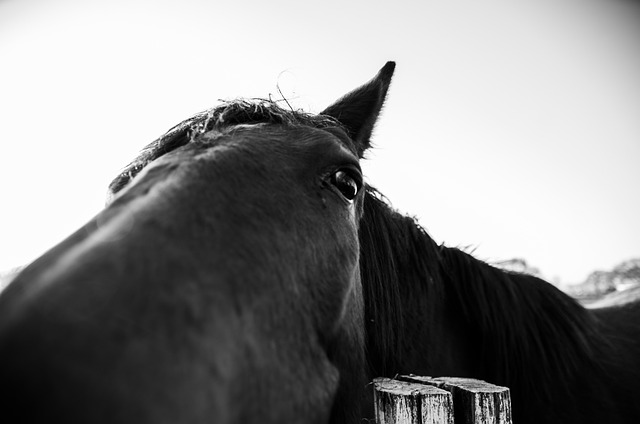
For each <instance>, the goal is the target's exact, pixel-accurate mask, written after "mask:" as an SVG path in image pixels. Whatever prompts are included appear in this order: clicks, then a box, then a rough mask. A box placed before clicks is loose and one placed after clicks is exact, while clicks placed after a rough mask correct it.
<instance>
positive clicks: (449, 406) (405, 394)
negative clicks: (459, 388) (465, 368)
mask: <svg viewBox="0 0 640 424" xmlns="http://www.w3.org/2000/svg"><path fill="white" fill-rule="evenodd" d="M373 393H374V402H375V414H376V423H377V424H453V403H452V397H451V393H449V392H447V391H445V390H442V389H438V388H437V387H435V386H434V385H425V384H423V383H411V382H406V381H398V380H392V379H389V378H376V379H375V380H373Z"/></svg>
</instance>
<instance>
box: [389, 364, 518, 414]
mask: <svg viewBox="0 0 640 424" xmlns="http://www.w3.org/2000/svg"><path fill="white" fill-rule="evenodd" d="M398 379H399V380H402V381H406V382H410V383H422V384H428V385H432V386H435V387H438V388H441V389H444V390H447V391H449V392H451V394H452V395H453V408H454V415H455V422H456V424H511V423H512V421H511V393H510V392H509V389H508V388H507V387H502V386H496V385H493V384H490V383H486V382H484V381H481V380H475V379H471V378H458V377H440V378H431V377H420V376H415V375H408V376H407V375H403V376H400V377H398Z"/></svg>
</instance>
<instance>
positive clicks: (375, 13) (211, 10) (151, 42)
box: [0, 0, 640, 283]
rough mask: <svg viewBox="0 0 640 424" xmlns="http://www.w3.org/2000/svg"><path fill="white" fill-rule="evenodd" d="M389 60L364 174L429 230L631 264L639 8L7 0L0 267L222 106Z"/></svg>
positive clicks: (0, 12)
mask: <svg viewBox="0 0 640 424" xmlns="http://www.w3.org/2000/svg"><path fill="white" fill-rule="evenodd" d="M387 60H395V61H397V65H398V66H397V70H396V74H395V77H394V82H393V85H392V87H391V91H390V95H389V99H388V103H387V106H386V108H385V111H384V114H383V116H382V119H381V121H380V123H379V125H378V127H377V131H376V136H375V143H376V145H377V149H376V150H375V152H373V153H371V154H370V155H369V157H370V160H369V161H368V162H367V163H366V164H365V172H366V174H367V176H368V181H369V182H370V183H372V184H373V185H375V186H377V187H378V188H379V189H380V190H381V191H382V192H383V193H385V194H386V195H387V197H388V198H389V199H390V200H391V201H392V203H393V205H394V206H395V207H396V208H398V209H399V210H401V211H403V212H407V213H410V214H411V215H414V216H416V217H417V218H418V219H419V221H420V222H421V223H422V225H423V226H424V227H425V228H426V229H427V230H428V231H429V232H430V234H431V235H432V236H433V237H434V238H435V239H436V240H437V241H439V242H445V243H446V244H448V245H450V246H465V247H469V248H470V249H475V255H476V256H477V257H479V258H481V259H485V260H488V261H499V260H503V259H509V258H513V257H522V258H525V259H526V260H527V261H528V262H529V263H530V264H531V265H533V266H535V267H538V268H539V269H540V270H541V271H542V273H543V274H544V275H545V276H546V277H547V278H549V279H551V280H552V281H555V282H557V283H558V282H560V283H572V282H580V281H582V280H584V278H585V277H586V276H587V275H588V274H589V273H590V272H591V271H593V270H594V269H599V268H602V269H608V268H611V267H612V266H614V265H615V264H617V263H618V262H620V261H622V260H625V259H629V258H631V257H637V256H640V219H639V217H640V196H639V193H640V191H639V189H638V183H640V166H639V164H640V8H639V7H638V4H637V3H632V2H629V1H627V2H625V1H622V0H619V1H616V0H485V1H477V0H461V1H455V0H447V1H426V0H425V1H415V0H394V1H393V2H392V1H386V2H381V1H346V0H338V1H335V0H330V1H326V0H325V1H322V2H307V1H301V0H297V1H285V0H275V1H273V0H270V1H255V2H251V1H236V2H234V1H224V2H222V1H197V0H178V1H168V0H166V1H158V0H155V1H150V0H149V1H134V0H126V1H123V0H111V1H93V0H49V1H36V0H0V143H2V148H1V150H0V202H1V206H0V214H1V215H0V270H3V269H7V268H11V267H13V266H17V265H21V264H23V263H25V262H28V261H30V260H32V259H33V258H35V257H36V256H37V255H39V254H40V253H42V252H43V251H44V250H46V249H47V248H48V247H50V246H52V245H53V244H54V243H56V242H58V241H60V240H61V239H63V238H64V237H65V236H66V235H68V234H69V233H71V232H72V231H73V230H75V229H76V228H77V227H79V226H80V225H82V224H83V223H84V222H85V221H86V220H88V219H89V218H90V217H91V216H92V215H93V214H95V213H96V212H98V211H99V210H100V209H101V207H102V205H103V202H104V194H105V192H106V186H107V184H108V183H109V181H110V179H111V178H112V177H113V176H115V174H116V173H117V172H118V170H119V169H120V168H121V167H122V166H124V165H125V164H126V163H127V162H128V161H129V160H130V159H132V158H133V157H134V155H135V154H136V153H137V151H138V150H139V148H141V147H142V146H143V145H144V144H146V143H148V142H150V141H152V140H153V139H155V138H156V137H157V136H159V135H161V134H162V133H163V132H164V131H165V130H167V129H168V128H170V127H171V126H173V125H174V124H176V123H178V122H179V121H181V120H182V119H185V118H187V117H189V116H190V115H191V114H193V113H195V112H198V111H200V110H203V109H206V108H208V107H210V106H212V105H214V104H216V102H217V100H218V99H227V98H234V97H237V96H247V97H268V96H269V95H270V94H271V95H274V96H278V90H277V87H276V86H277V85H279V86H280V89H281V90H282V91H283V93H284V95H285V96H286V97H288V98H289V100H290V102H292V103H293V104H294V105H295V106H297V107H302V108H305V109H307V110H310V111H313V112H319V111H320V110H322V109H323V108H324V107H325V106H327V105H328V104H329V103H331V102H332V101H333V100H334V99H336V98H337V97H339V96H341V95H342V94H344V93H346V92H347V91H349V90H351V89H353V88H355V87H356V86H358V85H359V84H361V83H364V82H365V81H366V80H368V79H369V78H371V77H372V76H373V75H374V74H375V73H376V72H377V70H378V69H379V68H380V67H381V66H382V65H383V64H384V63H385V62H386V61H387Z"/></svg>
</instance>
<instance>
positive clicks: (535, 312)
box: [360, 191, 609, 406]
mask: <svg viewBox="0 0 640 424" xmlns="http://www.w3.org/2000/svg"><path fill="white" fill-rule="evenodd" d="M367 194H368V195H367V197H366V199H365V207H364V215H363V218H362V221H361V224H360V225H361V229H360V238H361V246H362V247H361V249H362V259H361V272H362V277H363V278H362V280H363V286H364V288H363V290H364V293H365V305H366V309H365V311H366V312H367V315H366V316H365V319H366V320H367V324H368V326H367V339H368V348H369V350H370V352H369V355H370V356H371V357H373V360H372V362H373V363H372V365H371V366H372V369H373V370H375V371H374V372H378V373H380V372H381V373H383V374H389V373H395V372H407V370H399V369H397V368H396V369H395V370H394V369H392V367H393V366H394V360H393V358H401V357H403V355H406V353H402V352H400V351H398V350H397V349H398V347H399V346H402V343H400V340H401V338H402V335H401V334H399V333H398V329H401V328H404V327H405V325H406V322H405V316H404V315H405V314H406V313H407V310H408V309H409V308H410V307H408V306H407V304H406V303H407V302H410V301H411V300H410V298H411V296H412V294H411V292H413V293H414V294H413V296H425V295H428V296H429V299H428V301H427V304H428V305H430V307H428V308H427V309H428V310H425V311H424V313H427V314H429V313H431V314H433V310H436V309H438V308H437V305H442V302H444V308H446V309H447V310H448V311H453V313H455V314H456V316H457V317H458V318H459V319H460V320H461V322H462V323H463V327H464V328H465V329H466V330H467V334H465V337H466V338H467V339H471V340H472V343H473V344H472V346H477V350H476V351H474V352H469V356H472V355H476V356H478V357H477V359H475V360H476V361H477V362H476V364H477V365H476V368H477V370H476V371H474V372H475V375H473V376H471V375H466V377H476V378H481V379H485V380H488V381H490V382H492V383H494V384H502V385H505V386H508V387H510V388H511V389H512V392H513V393H514V394H515V396H514V397H517V398H518V402H520V399H525V398H526V399H528V400H526V401H525V400H522V403H525V402H526V403H527V404H531V405H533V403H531V402H532V400H533V399H537V400H538V402H536V404H538V405H540V403H541V402H545V401H549V399H548V398H547V396H550V395H549V393H548V392H549V391H548V390H546V389H547V388H551V387H554V388H555V389H554V392H556V393H557V390H558V389H559V390H561V391H563V392H565V393H569V392H570V391H571V390H572V389H574V388H575V384H577V382H578V381H583V379H584V378H585V376H580V375H578V374H579V370H582V371H584V369H590V370H593V373H594V374H593V375H591V376H590V377H591V378H597V377H596V376H598V375H602V374H599V372H600V369H599V368H600V367H599V365H598V364H601V362H599V361H603V359H602V358H606V356H607V352H609V351H608V350H607V352H603V351H602V350H603V349H605V347H606V346H607V342H606V340H605V339H604V336H602V335H601V333H600V331H599V328H600V326H599V322H598V321H597V320H596V318H595V317H594V316H593V315H592V314H591V313H590V312H589V311H587V310H586V309H584V308H583V307H582V306H580V305H579V304H578V303H577V302H576V301H575V300H574V299H572V298H570V297H569V296H568V295H566V294H564V293H563V292H561V291H560V290H558V289H557V288H556V287H554V286H552V285H551V284H549V283H547V282H545V281H543V280H541V279H539V278H536V277H534V276H531V275H527V274H520V273H515V272H509V271H505V270H501V269H498V268H495V267H493V266H491V265H489V264H487V263H485V262H482V261H480V260H478V259H475V258H473V257H472V256H471V255H469V254H467V253H465V252H464V251H462V250H460V249H457V248H449V247H445V246H443V245H440V246H439V245H437V243H435V242H434V241H433V239H431V237H430V236H429V235H428V234H427V232H426V231H425V230H424V229H423V228H422V227H421V226H420V225H419V224H418V223H417V222H416V221H415V220H414V219H412V218H410V217H407V216H403V215H401V214H400V213H398V212H396V211H394V210H393V209H392V208H391V207H390V206H389V205H388V204H387V203H386V202H385V201H384V199H383V198H381V196H379V195H378V194H377V192H375V191H373V192H370V193H367ZM372 245H373V246H372ZM403 292H404V294H403ZM440 310H442V308H440ZM413 313H414V314H415V312H413ZM432 319H434V317H433V316H431V317H429V316H428V317H426V318H425V321H423V322H425V323H426V326H427V327H428V326H429V323H430V322H434V321H431V320H432ZM435 319H436V320H437V319H438V317H435ZM439 319H440V320H441V319H442V317H440V318H439ZM371 320H375V322H376V323H375V325H372V324H371V322H370V321H371ZM425 331H428V329H425ZM418 342H419V341H414V343H418ZM431 342H433V343H436V342H437V340H433V341H431ZM423 343H425V342H423ZM427 348H428V349H429V348H430V349H437V346H430V347H429V346H428V347H427ZM395 366H396V367H398V365H397V362H396V363H395ZM432 372H434V373H437V372H438V370H437V369H434V370H433V371H432ZM566 406H568V405H566Z"/></svg>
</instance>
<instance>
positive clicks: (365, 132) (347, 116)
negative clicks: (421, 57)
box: [321, 62, 396, 157]
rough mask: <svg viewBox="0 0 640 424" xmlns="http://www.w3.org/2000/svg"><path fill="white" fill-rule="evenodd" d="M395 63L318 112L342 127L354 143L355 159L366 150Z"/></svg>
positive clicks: (387, 64)
mask: <svg viewBox="0 0 640 424" xmlns="http://www.w3.org/2000/svg"><path fill="white" fill-rule="evenodd" d="M395 68H396V64H395V62H387V63H386V65H384V66H383V67H382V69H380V71H379V72H378V75H376V76H375V77H373V79H372V80H371V81H369V82H368V83H366V84H365V85H363V86H362V87H359V88H356V89H355V90H353V91H352V92H351V93H348V94H346V95H345V96H344V97H342V98H340V99H339V100H338V101H336V102H335V103H334V104H332V105H331V106H329V107H328V108H326V109H325V110H323V111H322V112H321V115H329V116H331V117H333V118H335V119H337V120H338V121H340V122H341V123H342V125H344V126H345V127H346V129H347V131H348V132H349V136H350V137H351V138H352V139H353V141H355V143H356V147H357V149H358V156H360V157H362V155H363V153H364V151H365V150H367V149H368V148H369V145H370V138H371V133H372V132H373V127H374V125H375V123H376V120H377V119H378V115H379V114H380V109H382V104H383V103H384V99H385V98H386V96H387V90H388V89H389V84H391V76H392V75H393V71H394V69H395Z"/></svg>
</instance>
